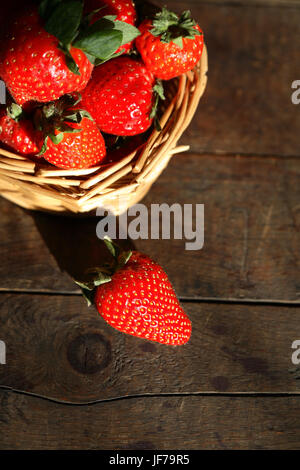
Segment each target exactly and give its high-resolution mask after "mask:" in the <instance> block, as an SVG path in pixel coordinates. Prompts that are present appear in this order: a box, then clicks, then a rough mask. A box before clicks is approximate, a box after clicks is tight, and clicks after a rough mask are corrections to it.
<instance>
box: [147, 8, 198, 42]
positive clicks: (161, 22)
mask: <svg viewBox="0 0 300 470" xmlns="http://www.w3.org/2000/svg"><path fill="white" fill-rule="evenodd" d="M152 24H153V28H152V29H151V30H150V32H151V34H153V36H158V37H159V38H160V40H161V42H163V43H170V42H173V43H174V44H176V45H177V46H179V47H181V48H183V39H184V38H185V39H195V37H196V36H201V35H202V32H200V31H198V29H195V26H197V23H196V21H194V20H193V19H192V17H191V12H190V11H188V10H187V11H184V12H183V13H182V14H181V15H180V16H178V15H177V14H176V13H174V12H172V11H169V10H168V9H167V8H165V7H164V8H162V10H161V11H160V12H159V13H157V14H156V15H155V17H154V19H153V21H152Z"/></svg>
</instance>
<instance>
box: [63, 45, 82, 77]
mask: <svg viewBox="0 0 300 470" xmlns="http://www.w3.org/2000/svg"><path fill="white" fill-rule="evenodd" d="M58 48H59V49H60V50H61V51H62V52H63V53H64V54H65V58H66V64H67V67H68V69H69V70H70V71H71V72H73V73H74V74H75V75H80V71H79V67H78V65H77V64H76V62H75V60H74V59H73V57H72V55H71V52H70V50H69V47H67V46H64V45H62V44H60V45H59V46H58Z"/></svg>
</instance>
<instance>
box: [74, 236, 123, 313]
mask: <svg viewBox="0 0 300 470" xmlns="http://www.w3.org/2000/svg"><path fill="white" fill-rule="evenodd" d="M103 241H104V243H105V245H106V248H107V249H108V251H109V252H110V254H111V255H112V258H113V260H112V262H111V263H106V264H104V265H103V266H102V267H96V268H91V269H88V270H87V271H86V273H85V278H86V279H85V280H84V281H76V280H75V283H76V284H77V285H78V286H79V287H80V288H81V290H82V295H83V297H84V298H85V299H86V301H87V304H88V306H91V305H92V304H93V303H94V296H95V292H96V289H97V288H98V287H99V286H101V285H102V284H106V283H108V282H111V280H112V277H113V275H114V274H115V273H116V272H117V271H119V270H120V269H122V268H124V266H125V265H126V264H127V263H128V261H129V260H130V258H131V256H132V251H122V250H121V248H120V247H119V246H118V245H117V244H116V243H115V242H113V241H112V240H111V238H109V237H108V236H105V237H104V239H103Z"/></svg>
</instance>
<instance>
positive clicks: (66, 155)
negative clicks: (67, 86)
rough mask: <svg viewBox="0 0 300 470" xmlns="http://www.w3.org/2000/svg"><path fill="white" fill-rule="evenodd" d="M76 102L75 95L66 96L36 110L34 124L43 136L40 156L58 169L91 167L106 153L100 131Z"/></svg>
mask: <svg viewBox="0 0 300 470" xmlns="http://www.w3.org/2000/svg"><path fill="white" fill-rule="evenodd" d="M77 101H78V99H76V97H75V96H72V95H66V96H64V97H62V98H61V99H60V100H58V101H56V102H52V103H48V104H46V105H44V106H41V107H39V108H37V110H36V111H35V117H34V121H35V125H36V127H37V128H38V129H39V130H40V131H41V132H42V135H43V137H42V138H41V139H40V148H41V150H40V153H39V156H42V157H43V158H44V159H45V160H47V161H48V162H49V163H52V164H53V165H55V166H57V167H59V168H65V169H82V168H89V167H91V166H94V165H96V164H98V163H100V162H101V161H102V160H103V159H104V157H105V155H106V148H105V142H104V138H103V136H102V134H101V132H100V131H99V129H98V128H97V125H96V123H95V122H94V120H93V119H92V118H91V116H90V115H89V113H87V111H85V110H82V109H81V107H80V106H78V104H77Z"/></svg>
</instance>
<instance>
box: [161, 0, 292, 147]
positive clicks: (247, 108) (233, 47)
mask: <svg viewBox="0 0 300 470" xmlns="http://www.w3.org/2000/svg"><path fill="white" fill-rule="evenodd" d="M266 3H268V2H266ZM168 5H169V6H170V7H171V6H172V7H173V6H174V7H175V8H176V9H177V10H178V11H183V10H186V8H187V6H188V8H190V9H191V11H192V13H193V16H194V17H195V18H196V19H197V20H198V21H199V23H200V24H201V26H202V28H203V30H204V33H205V40H206V43H207V47H208V58H209V72H208V87H207V89H206V92H205V94H204V97H203V98H202V100H201V102H200V106H199V110H198V112H197V114H196V116H195V118H194V120H193V124H192V125H191V126H190V128H189V129H188V131H187V132H186V134H185V136H184V137H183V139H182V143H184V144H185V143H188V144H190V145H191V147H192V150H193V151H195V152H201V153H206V152H208V153H230V154H231V153H241V154H248V155H252V154H260V155H265V154H269V155H294V156H299V154H300V143H299V139H298V136H299V132H300V119H299V113H300V106H299V105H298V106H296V105H294V104H292V102H291V94H292V92H293V91H294V90H292V89H291V84H292V82H293V81H294V80H297V79H299V77H300V62H299V60H298V54H299V53H298V51H299V48H300V35H299V23H300V8H299V2H297V3H296V4H295V7H290V8H287V7H285V8H282V7H281V6H279V7H276V6H274V7H272V8H270V4H267V5H266V6H263V5H260V6H259V7H257V6H256V5H255V2H251V1H247V2H238V3H237V4H232V2H230V3H225V4H224V2H217V4H216V3H215V2H213V3H211V2H199V1H197V0H193V1H191V2H189V3H188V5H187V4H186V2H183V1H171V3H170V2H168Z"/></svg>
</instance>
